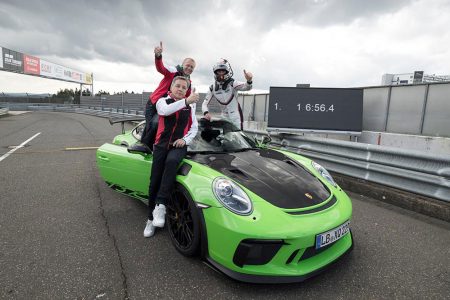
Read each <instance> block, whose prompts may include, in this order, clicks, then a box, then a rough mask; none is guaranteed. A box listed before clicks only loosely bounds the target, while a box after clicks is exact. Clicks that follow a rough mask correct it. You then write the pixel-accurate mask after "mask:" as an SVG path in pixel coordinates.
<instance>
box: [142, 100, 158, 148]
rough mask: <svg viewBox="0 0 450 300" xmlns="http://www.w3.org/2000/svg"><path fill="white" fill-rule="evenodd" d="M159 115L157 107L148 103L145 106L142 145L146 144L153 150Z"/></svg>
mask: <svg viewBox="0 0 450 300" xmlns="http://www.w3.org/2000/svg"><path fill="white" fill-rule="evenodd" d="M158 117H159V116H158V113H157V112H156V105H153V104H152V103H150V101H149V102H147V105H146V106H145V128H144V132H143V133H142V136H141V143H143V144H146V145H147V146H149V147H150V149H153V143H154V142H155V137H156V131H157V129H158V119H159V118H158Z"/></svg>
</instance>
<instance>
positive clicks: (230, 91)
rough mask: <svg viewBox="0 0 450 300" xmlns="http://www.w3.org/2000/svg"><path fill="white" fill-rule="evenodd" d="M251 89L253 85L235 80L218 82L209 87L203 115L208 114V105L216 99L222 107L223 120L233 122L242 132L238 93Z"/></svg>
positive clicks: (203, 105)
mask: <svg viewBox="0 0 450 300" xmlns="http://www.w3.org/2000/svg"><path fill="white" fill-rule="evenodd" d="M251 88H252V84H251V83H248V82H240V81H235V80H234V79H233V78H230V79H228V80H227V81H225V82H218V81H216V82H215V84H212V85H211V86H210V87H209V91H208V93H207V94H206V97H205V100H203V104H202V112H203V115H205V114H206V113H207V112H208V105H209V104H210V103H211V101H212V100H213V99H215V100H216V101H217V102H218V103H219V105H220V109H221V111H222V118H223V119H226V120H228V121H230V122H232V123H233V124H234V125H235V126H236V127H237V128H240V129H241V130H242V129H243V128H242V122H243V116H242V110H241V106H240V105H239V102H238V91H249V90H251Z"/></svg>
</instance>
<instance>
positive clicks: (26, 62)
mask: <svg viewBox="0 0 450 300" xmlns="http://www.w3.org/2000/svg"><path fill="white" fill-rule="evenodd" d="M23 70H24V72H25V73H26V74H34V75H39V74H40V70H41V65H40V62H39V58H38V57H34V56H31V55H27V54H24V55H23Z"/></svg>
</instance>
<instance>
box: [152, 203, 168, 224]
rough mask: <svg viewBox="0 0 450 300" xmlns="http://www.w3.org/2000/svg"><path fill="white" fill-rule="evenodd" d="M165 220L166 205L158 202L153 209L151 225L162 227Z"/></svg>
mask: <svg viewBox="0 0 450 300" xmlns="http://www.w3.org/2000/svg"><path fill="white" fill-rule="evenodd" d="M165 222H166V206H165V205H164V204H158V205H156V207H155V209H154V210H153V226H155V227H160V228H163V227H164V223H165Z"/></svg>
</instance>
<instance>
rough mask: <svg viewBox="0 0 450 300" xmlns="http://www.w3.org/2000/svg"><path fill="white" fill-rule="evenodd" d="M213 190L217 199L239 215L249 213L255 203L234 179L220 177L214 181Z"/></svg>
mask: <svg viewBox="0 0 450 300" xmlns="http://www.w3.org/2000/svg"><path fill="white" fill-rule="evenodd" d="M213 192H214V195H215V196H216V198H217V200H219V202H220V203H222V204H223V205H224V206H225V207H226V208H227V209H229V210H231V211H232V212H234V213H236V214H238V215H249V214H251V212H252V211H253V204H252V201H251V200H250V198H249V197H248V196H247V194H246V193H245V192H244V191H243V190H242V189H241V188H240V187H239V186H238V185H237V184H235V183H234V182H233V181H231V180H229V179H226V178H223V177H218V178H216V179H214V182H213Z"/></svg>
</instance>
